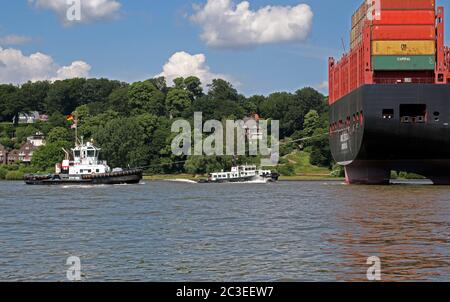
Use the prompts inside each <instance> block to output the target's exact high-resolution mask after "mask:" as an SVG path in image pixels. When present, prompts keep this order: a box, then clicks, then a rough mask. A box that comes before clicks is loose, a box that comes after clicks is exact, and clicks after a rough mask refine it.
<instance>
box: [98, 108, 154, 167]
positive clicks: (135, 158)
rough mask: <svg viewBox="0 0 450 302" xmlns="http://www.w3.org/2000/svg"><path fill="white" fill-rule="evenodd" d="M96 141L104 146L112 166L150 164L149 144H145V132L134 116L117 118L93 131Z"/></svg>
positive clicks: (105, 155) (105, 154) (104, 152)
mask: <svg viewBox="0 0 450 302" xmlns="http://www.w3.org/2000/svg"><path fill="white" fill-rule="evenodd" d="M93 135H94V139H95V141H96V142H97V143H98V145H99V146H100V147H101V148H102V150H103V152H102V154H103V156H104V157H106V159H107V160H108V162H109V163H110V164H111V165H112V167H122V168H125V167H128V165H130V166H131V167H142V166H146V165H148V162H149V158H150V157H151V155H152V154H151V153H150V150H149V148H148V145H146V144H145V140H144V136H145V135H146V134H145V133H142V132H141V131H140V125H139V123H138V122H137V120H136V119H133V118H121V117H119V118H115V119H112V120H109V121H108V122H107V123H106V124H105V125H104V126H100V127H99V128H98V130H97V131H96V132H95V133H93Z"/></svg>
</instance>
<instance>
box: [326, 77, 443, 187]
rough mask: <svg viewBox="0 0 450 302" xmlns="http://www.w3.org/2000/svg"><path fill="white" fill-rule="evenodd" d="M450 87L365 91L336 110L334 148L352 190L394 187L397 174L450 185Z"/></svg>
mask: <svg viewBox="0 0 450 302" xmlns="http://www.w3.org/2000/svg"><path fill="white" fill-rule="evenodd" d="M449 103H450V85H435V84H401V85H365V86H362V87H360V88H359V89H357V90H355V91H353V92H352V93H350V94H348V95H347V96H345V97H343V98H342V99H340V100H338V101H337V102H336V103H334V104H332V105H331V107H330V121H331V123H332V124H333V123H334V125H336V124H337V125H339V124H340V126H338V127H337V128H333V129H332V132H331V134H330V145H331V150H332V153H333V157H334V159H335V160H336V161H337V162H338V163H339V164H341V165H343V166H345V170H346V179H347V182H348V183H351V184H388V183H389V181H390V172H391V170H399V171H405V172H410V173H416V174H420V175H423V176H425V177H427V178H429V179H431V180H432V181H433V182H434V183H435V184H446V185H450V126H449V124H450V106H449Z"/></svg>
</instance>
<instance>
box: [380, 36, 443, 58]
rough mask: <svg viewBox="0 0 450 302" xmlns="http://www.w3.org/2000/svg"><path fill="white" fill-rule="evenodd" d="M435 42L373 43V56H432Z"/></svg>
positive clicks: (434, 50) (434, 51)
mask: <svg viewBox="0 0 450 302" xmlns="http://www.w3.org/2000/svg"><path fill="white" fill-rule="evenodd" d="M435 53H436V43H435V41H434V40H433V41H373V42H372V55H374V56H413V55H419V56H422V55H434V54H435Z"/></svg>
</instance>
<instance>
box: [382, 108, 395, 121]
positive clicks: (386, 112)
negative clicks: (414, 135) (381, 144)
mask: <svg viewBox="0 0 450 302" xmlns="http://www.w3.org/2000/svg"><path fill="white" fill-rule="evenodd" d="M383 118H384V119H387V120H391V119H393V118H394V109H383Z"/></svg>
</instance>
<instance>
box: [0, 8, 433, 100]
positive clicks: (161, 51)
mask: <svg viewBox="0 0 450 302" xmlns="http://www.w3.org/2000/svg"><path fill="white" fill-rule="evenodd" d="M45 1H50V0H45ZM45 1H44V2H45ZM82 1H83V0H82ZM108 1H109V0H108ZM116 1H117V2H119V3H120V4H121V7H120V10H118V11H117V14H116V17H115V18H105V19H102V20H95V21H93V22H89V23H87V24H77V25H72V26H67V25H64V24H63V23H62V22H61V20H60V19H59V18H58V16H57V14H56V13H55V11H54V10H51V9H45V8H42V7H41V8H40V7H36V6H32V5H31V4H30V3H28V1H27V0H17V1H10V0H0V3H1V4H2V9H1V10H0V41H1V37H7V36H12V35H15V36H22V37H28V38H30V41H26V42H21V43H17V45H6V44H5V42H4V43H3V44H4V45H2V44H1V43H0V47H2V48H3V49H6V48H14V49H16V50H20V51H22V53H23V55H24V56H29V55H31V54H33V53H36V52H40V53H43V54H45V55H47V56H50V57H51V58H52V59H53V61H54V63H55V64H57V65H58V66H66V65H70V64H71V62H73V61H77V60H81V61H84V62H87V63H88V64H89V65H90V66H91V69H90V71H89V76H91V77H108V78H111V79H118V80H123V81H128V82H132V81H137V80H143V79H146V78H150V77H153V76H155V75H157V74H159V73H161V72H162V70H163V65H164V64H166V63H167V61H168V60H169V58H170V57H171V56H172V55H173V54H174V53H176V52H180V51H184V52H187V53H189V54H192V55H194V54H204V56H205V58H206V63H205V64H206V65H207V66H208V67H209V68H210V71H211V72H212V73H215V74H224V75H227V76H228V77H229V78H230V79H232V80H233V81H234V82H235V83H236V85H237V86H238V87H237V88H238V89H239V91H241V92H243V93H244V94H246V95H252V94H268V93H272V92H275V91H294V90H296V89H298V88H301V87H304V86H313V87H319V85H320V84H321V83H323V82H324V81H326V80H327V57H328V56H339V55H340V54H341V53H342V52H343V50H342V43H341V38H344V41H345V43H346V47H347V48H348V46H347V45H348V40H349V30H350V17H351V15H352V12H353V11H354V10H355V9H356V8H357V7H358V5H359V4H360V2H361V1H360V0H346V1H333V0H314V1H312V0H300V1H298V0H295V1H294V0H250V1H249V2H250V9H251V10H252V11H256V10H258V9H260V8H261V7H265V6H267V5H277V6H296V5H299V4H300V3H305V4H308V5H309V6H310V7H311V9H312V12H313V14H314V17H313V21H312V28H311V31H310V33H309V35H308V37H307V38H306V39H305V40H303V41H290V42H277V43H262V44H257V45H250V46H247V47H244V48H242V47H234V48H233V47H232V48H227V47H225V48H224V47H213V46H210V45H207V43H206V42H205V41H204V40H202V39H201V38H200V34H201V33H202V28H201V26H200V25H199V24H196V23H194V22H192V20H190V19H189V17H188V16H190V15H193V14H194V13H195V11H194V9H193V5H194V4H198V5H204V4H205V3H206V0H194V1H190V0H189V1H186V0H184V1H182V0H170V1H167V0H116ZM50 2H51V1H50ZM239 2H241V1H239V0H234V3H239ZM440 3H442V1H440ZM0 70H1V69H0ZM0 79H1V77H0Z"/></svg>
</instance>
